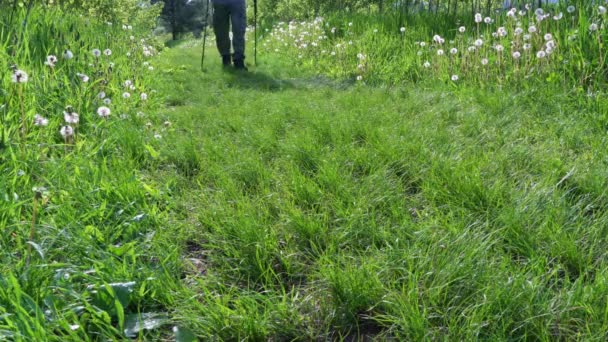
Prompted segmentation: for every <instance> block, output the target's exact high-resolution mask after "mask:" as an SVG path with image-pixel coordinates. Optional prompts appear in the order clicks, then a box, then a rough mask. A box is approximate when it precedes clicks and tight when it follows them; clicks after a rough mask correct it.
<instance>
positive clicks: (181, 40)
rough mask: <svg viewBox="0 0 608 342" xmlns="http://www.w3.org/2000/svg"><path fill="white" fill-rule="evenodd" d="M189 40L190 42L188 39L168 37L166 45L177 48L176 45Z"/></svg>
mask: <svg viewBox="0 0 608 342" xmlns="http://www.w3.org/2000/svg"><path fill="white" fill-rule="evenodd" d="M188 42H189V40H188V39H176V40H173V39H167V40H165V47H167V48H170V49H171V48H176V47H178V46H180V45H183V44H185V43H188Z"/></svg>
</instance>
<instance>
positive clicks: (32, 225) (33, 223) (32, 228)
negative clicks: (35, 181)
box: [25, 195, 38, 267]
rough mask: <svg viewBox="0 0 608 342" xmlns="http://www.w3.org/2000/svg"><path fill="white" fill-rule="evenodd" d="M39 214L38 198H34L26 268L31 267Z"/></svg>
mask: <svg viewBox="0 0 608 342" xmlns="http://www.w3.org/2000/svg"><path fill="white" fill-rule="evenodd" d="M37 212H38V196H37V195H36V196H34V209H33V212H32V223H31V226H30V236H29V241H30V243H29V244H28V245H27V259H26V262H25V265H26V267H27V266H29V265H30V259H31V257H32V244H31V242H32V241H34V235H35V234H36V214H37Z"/></svg>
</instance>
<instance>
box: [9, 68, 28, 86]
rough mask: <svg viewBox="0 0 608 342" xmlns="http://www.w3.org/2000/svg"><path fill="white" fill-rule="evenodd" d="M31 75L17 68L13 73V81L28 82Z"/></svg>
mask: <svg viewBox="0 0 608 342" xmlns="http://www.w3.org/2000/svg"><path fill="white" fill-rule="evenodd" d="M28 79H29V77H28V75H27V73H26V72H25V71H23V70H19V69H16V70H15V71H13V74H12V75H11V81H12V82H13V83H26V82H27V81H28Z"/></svg>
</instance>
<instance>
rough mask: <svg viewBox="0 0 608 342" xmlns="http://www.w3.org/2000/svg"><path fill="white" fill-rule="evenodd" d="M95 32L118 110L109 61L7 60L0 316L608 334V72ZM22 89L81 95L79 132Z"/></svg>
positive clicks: (105, 334)
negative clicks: (142, 42) (407, 72)
mask: <svg viewBox="0 0 608 342" xmlns="http://www.w3.org/2000/svg"><path fill="white" fill-rule="evenodd" d="M91 30H93V28H91ZM99 30H101V29H99ZM41 31H43V30H42V29H41ZM39 34H41V33H39ZM129 34H130V33H129V32H127V33H126V35H127V36H128V35H129ZM83 35H85V33H83ZM91 37H94V35H91ZM92 41H93V42H95V45H92V46H88V45H87V46H84V47H83V48H82V49H83V51H85V50H87V49H89V48H91V47H100V48H104V47H105V46H104V44H106V45H108V46H111V47H112V50H113V51H114V55H118V56H121V57H117V58H121V63H122V64H123V65H124V67H122V66H120V64H119V63H118V62H117V67H116V70H118V71H116V77H115V78H112V79H111V81H110V82H109V84H108V85H107V88H104V89H106V91H107V93H108V95H109V94H113V95H115V97H114V98H113V100H112V104H111V108H112V115H111V116H110V117H109V118H107V119H104V118H99V117H97V115H96V114H95V113H94V110H95V109H96V108H97V107H98V105H97V104H101V103H100V99H97V100H95V99H94V98H95V97H96V96H98V95H97V92H98V91H99V89H98V88H95V87H98V86H99V84H101V83H97V82H95V81H93V82H91V83H93V84H92V85H90V87H91V88H87V87H89V86H88V85H87V86H83V87H84V88H78V87H75V88H74V89H72V90H70V94H69V95H66V96H65V98H63V97H62V96H63V95H58V94H62V93H61V92H60V91H58V90H57V89H61V87H60V86H59V85H56V84H52V83H51V84H47V83H45V81H40V79H41V78H40V77H37V76H36V75H35V74H33V73H32V74H31V75H30V78H31V79H34V81H33V82H31V84H28V85H27V86H23V89H21V88H15V87H14V86H13V85H11V84H10V81H9V80H8V79H3V82H4V83H0V84H2V89H0V90H2V91H1V92H0V95H2V97H0V108H2V106H3V105H5V104H7V108H8V109H4V111H5V113H6V112H8V113H10V114H11V115H12V116H9V117H11V118H12V121H8V122H7V121H3V126H2V132H3V140H2V143H5V141H4V137H5V135H4V134H7V135H8V136H10V137H11V140H7V143H6V144H3V145H2V149H0V171H1V172H2V178H0V225H2V229H3V230H2V236H1V237H0V340H3V339H6V340H15V341H31V340H36V341H47V340H48V341H80V340H102V341H103V340H110V339H111V340H124V339H128V338H138V339H140V340H177V341H193V340H195V339H196V338H198V339H199V340H254V341H266V340H272V341H290V340H302V341H306V340H349V341H352V340H387V339H394V340H412V341H419V340H466V341H469V340H488V341H497V340H533V341H553V340H568V341H570V340H585V341H603V340H605V339H606V338H607V337H608V336H607V335H606V331H608V310H607V309H606V308H607V307H608V285H607V284H608V282H607V281H608V260H607V254H606V245H607V242H608V241H607V239H608V234H607V233H608V231H607V230H608V211H607V209H608V198H607V196H606V189H607V186H608V184H607V183H608V178H607V177H606V175H607V174H606V170H607V166H608V152H607V151H606V148H605V146H606V140H607V139H608V136H607V129H608V105H607V102H606V100H605V96H604V95H603V93H601V92H599V93H596V94H591V95H581V93H580V91H579V89H573V90H572V91H567V90H564V85H563V84H562V83H548V84H547V85H546V86H544V87H541V86H537V85H535V86H530V87H509V86H507V85H502V84H496V85H493V86H486V87H480V86H479V84H477V83H475V82H470V83H467V82H459V83H457V84H454V83H453V82H452V83H449V82H447V83H446V82H445V80H444V79H436V80H434V79H432V78H430V77H429V78H428V79H426V80H424V81H419V82H417V83H410V82H402V83H400V84H396V85H392V86H388V85H382V83H381V82H380V83H379V84H376V85H374V86H371V85H366V84H365V82H358V81H356V80H355V79H351V78H343V77H338V78H330V77H326V76H321V75H319V74H318V73H315V72H313V70H311V68H310V65H308V66H307V67H303V68H301V67H298V68H296V67H294V59H292V58H290V55H289V54H285V53H273V52H272V51H265V52H264V53H263V54H261V55H260V64H259V66H258V67H252V72H250V73H239V72H233V71H229V70H222V69H221V67H220V65H219V64H220V62H219V56H218V55H217V53H216V52H215V51H214V49H213V48H211V47H212V45H209V48H208V49H207V59H206V61H205V65H206V70H205V72H204V73H202V72H201V71H200V41H193V40H183V41H179V42H176V43H172V44H171V45H172V46H171V48H167V49H165V50H163V51H162V54H161V55H159V56H156V57H154V58H151V59H145V61H146V62H144V60H143V59H142V60H136V63H137V64H133V65H131V64H128V61H129V60H131V61H132V60H133V58H129V59H127V58H125V56H124V53H125V52H126V51H135V50H136V49H137V50H140V49H141V48H140V46H138V45H135V44H136V43H129V40H126V39H125V40H124V41H120V40H119V41H120V44H117V47H113V46H112V44H113V43H112V41H113V40H112V37H111V36H104V37H103V39H101V40H98V41H95V40H94V39H93V38H91V39H90V40H89V42H92ZM135 41H136V40H135ZM134 46H135V48H134ZM49 49H56V47H54V46H53V45H51V47H50V48H49ZM130 49H132V50H130ZM414 53H415V52H414ZM30 54H31V55H37V54H38V55H40V56H42V55H44V54H43V53H42V52H41V51H31V52H30ZM6 56H8V54H6ZM250 57H251V56H250ZM89 58H91V57H89ZM102 58H105V57H102ZM93 60H94V59H93ZM249 60H250V61H252V58H249ZM26 61H27V58H26V59H24V60H23V61H21V62H22V64H25V62H26ZM103 61H104V62H103V63H107V62H105V60H103ZM76 62H78V63H81V64H79V65H77V66H71V67H69V70H70V71H71V70H74V71H77V70H81V69H79V68H86V65H85V64H86V63H84V62H80V61H78V60H77V61H76ZM87 62H88V61H87ZM142 62H144V63H146V64H145V67H142V66H141V65H142V64H141V63H142ZM2 63H5V64H7V62H2ZM2 63H0V64H2ZM25 65H27V64H25ZM6 66H7V67H8V65H6ZM149 66H153V68H152V69H153V70H148V67H149ZM95 67H96V65H92V66H91V68H95ZM32 68H33V67H32ZM66 68H67V67H66ZM61 70H62V71H61V72H63V71H65V70H64V69H61ZM148 71H150V72H148ZM442 72H443V71H442ZM57 74H60V72H59V71H58V72H57ZM53 75H55V74H53ZM47 77H48V76H47ZM126 78H129V79H130V80H134V83H135V84H136V85H137V88H138V89H137V91H133V95H134V97H135V99H128V98H126V97H124V98H123V99H121V94H122V93H123V91H125V90H124V89H123V88H125V87H124V84H123V83H124V82H123V81H124V80H125V79H126ZM36 79H38V80H36ZM45 79H46V78H42V80H45ZM51 80H54V79H53V78H51ZM57 82H63V81H61V80H60V78H59V77H58V78H57ZM65 82H66V84H67V82H68V80H67V79H66V81H65ZM82 89H85V90H82ZM21 90H23V91H24V92H25V94H26V96H25V99H26V100H25V107H28V106H31V107H32V108H30V109H27V110H26V111H25V112H26V113H25V114H24V115H26V116H27V117H28V118H33V114H34V113H35V112H37V111H39V110H42V109H43V110H44V111H48V112H49V113H54V111H57V113H61V112H60V111H59V109H62V108H63V107H64V106H65V105H66V104H67V103H66V102H70V101H72V102H71V103H72V104H74V103H78V106H79V107H77V108H79V109H78V110H79V111H80V113H81V116H82V119H83V121H82V122H81V124H80V126H76V127H78V130H79V131H78V136H77V138H75V141H68V140H67V139H63V138H62V137H61V136H60V135H59V133H58V132H59V128H60V125H59V120H60V119H61V118H62V117H60V118H59V119H57V120H56V122H55V123H54V124H53V123H52V124H51V125H50V126H49V127H52V128H53V129H54V131H50V130H49V131H37V129H39V127H37V126H36V127H33V126H31V125H30V126H29V130H28V133H27V135H25V136H26V137H27V139H29V140H27V143H25V142H24V140H23V139H24V138H23V136H22V135H21V132H20V125H19V124H16V123H15V122H20V121H19V120H18V119H16V118H18V117H20V115H21V114H22V113H21V112H22V111H23V110H21V109H20V106H19V105H20V101H19V99H21V97H20V95H19V93H18V91H21ZM28 91H33V93H34V94H35V95H30V96H28V95H27V92H28ZM142 91H146V92H147V93H148V94H149V95H150V99H149V100H146V101H144V100H143V97H141V98H139V99H138V96H139V93H140V92H142ZM48 94H50V95H48ZM135 95H137V96H135ZM91 98H93V100H90V99H91ZM46 99H51V100H46ZM58 99H61V100H58ZM78 99H79V100H78ZM89 100H90V101H91V102H88V101H89ZM76 101H80V102H76ZM94 101H97V102H94ZM109 106H110V105H109ZM41 108H42V109H41ZM88 112H91V113H92V114H91V113H89V114H86V113H88ZM122 112H124V113H125V114H124V115H121V114H122ZM57 113H55V116H62V115H60V114H57ZM3 118H4V117H3ZM49 119H50V120H54V118H53V117H52V116H49ZM55 119H56V118H55ZM55 128H56V130H55ZM49 141H50V142H49ZM42 187H44V189H43V188H42ZM33 188H34V189H33Z"/></svg>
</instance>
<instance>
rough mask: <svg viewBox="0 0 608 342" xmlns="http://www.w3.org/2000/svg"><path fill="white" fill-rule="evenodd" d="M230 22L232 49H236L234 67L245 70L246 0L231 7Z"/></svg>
mask: <svg viewBox="0 0 608 342" xmlns="http://www.w3.org/2000/svg"><path fill="white" fill-rule="evenodd" d="M230 7H231V10H230V21H231V23H232V47H233V49H234V66H235V67H236V68H237V69H244V68H245V62H244V60H245V32H246V30H247V7H246V6H245V0H242V1H239V2H237V3H235V4H233V5H231V6H230Z"/></svg>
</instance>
